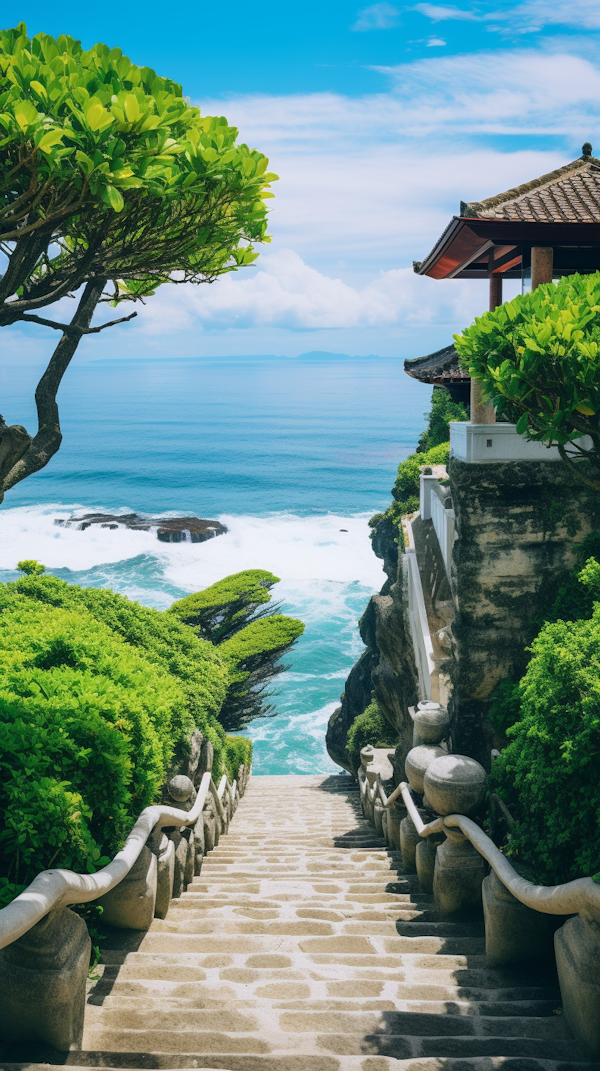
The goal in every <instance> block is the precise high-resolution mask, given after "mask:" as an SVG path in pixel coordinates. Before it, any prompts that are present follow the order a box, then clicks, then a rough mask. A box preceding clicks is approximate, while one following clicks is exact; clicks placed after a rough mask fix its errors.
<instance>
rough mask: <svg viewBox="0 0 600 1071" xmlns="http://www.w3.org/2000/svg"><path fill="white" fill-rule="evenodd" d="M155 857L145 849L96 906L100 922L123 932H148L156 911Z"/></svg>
mask: <svg viewBox="0 0 600 1071" xmlns="http://www.w3.org/2000/svg"><path fill="white" fill-rule="evenodd" d="M157 873H158V868H157V865H156V856H155V855H154V854H153V853H152V852H151V851H150V849H149V848H148V847H147V846H146V845H144V847H143V848H142V850H141V852H140V854H139V856H138V858H137V861H136V862H135V863H134V864H133V866H132V868H131V870H130V871H129V873H128V874H127V875H126V876H125V877H124V878H123V880H122V881H120V882H119V884H118V885H115V887H114V889H111V890H110V892H107V893H105V894H104V896H101V897H100V898H99V899H98V900H97V901H96V902H97V903H98V904H100V906H101V907H102V909H103V910H102V921H103V922H106V923H107V924H108V925H109V926H117V927H118V928H119V929H124V930H149V929H150V926H151V923H152V919H153V918H154V911H155V909H156V890H157Z"/></svg>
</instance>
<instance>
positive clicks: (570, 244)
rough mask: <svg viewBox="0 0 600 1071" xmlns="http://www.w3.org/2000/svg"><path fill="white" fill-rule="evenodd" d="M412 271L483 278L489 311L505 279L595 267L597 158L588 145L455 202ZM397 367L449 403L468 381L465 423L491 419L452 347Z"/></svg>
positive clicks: (599, 263) (599, 234) (598, 261)
mask: <svg viewBox="0 0 600 1071" xmlns="http://www.w3.org/2000/svg"><path fill="white" fill-rule="evenodd" d="M413 268H414V270H415V272H416V273H417V275H428V276H429V277H430V278H432V279H488V280H489V308H490V309H495V308H496V306H498V305H501V304H502V280H503V279H505V278H506V279H522V280H523V282H524V285H525V286H526V287H529V285H530V286H531V289H534V288H535V287H536V286H539V285H540V283H549V282H552V280H553V279H556V278H560V277H561V276H563V275H572V274H573V273H574V272H581V273H590V272H595V271H598V270H600V159H596V158H595V157H594V156H592V146H591V145H590V143H589V142H586V143H585V145H584V146H583V148H582V155H581V156H580V157H578V159H577V160H573V162H572V163H570V164H565V166H564V167H559V168H558V169H557V170H556V171H551V172H550V173H549V174H547V175H542V176H541V178H537V179H533V180H532V181H531V182H525V183H523V185H521V186H517V187H516V188H515V189H513V190H507V191H506V192H505V193H500V194H497V195H496V196H495V197H488V198H487V199H486V200H485V201H476V202H471V203H465V202H464V201H462V202H461V205H460V215H458V216H453V217H452V219H451V221H450V223H449V224H448V226H447V227H446V230H445V231H444V233H443V234H442V235H441V237H440V238H439V239H438V241H437V242H436V244H435V245H434V247H433V249H432V250H431V252H430V253H429V254H428V255H427V256H426V257H425V259H424V260H422V261H415V262H414V264H413ZM404 368H405V371H406V372H407V373H408V375H410V376H412V377H413V378H415V379H419V380H421V382H424V383H434V384H439V385H443V386H446V387H448V389H449V390H450V393H451V395H452V396H453V398H454V399H455V400H456V401H459V400H460V401H466V400H467V385H468V383H469V382H471V386H470V400H471V423H473V424H491V423H494V421H495V415H494V410H493V408H492V406H490V405H488V404H486V403H484V402H483V400H482V398H481V394H480V388H479V383H478V382H477V381H469V377H468V375H467V374H465V373H464V372H463V371H462V369H461V368H460V365H459V361H458V354H457V353H456V350H455V349H454V346H447V347H446V348H445V349H442V350H436V352H435V353H431V354H428V355H427V356H425V357H417V358H415V359H413V360H409V361H405V363H404Z"/></svg>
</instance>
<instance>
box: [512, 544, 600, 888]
mask: <svg viewBox="0 0 600 1071" xmlns="http://www.w3.org/2000/svg"><path fill="white" fill-rule="evenodd" d="M579 582H580V588H587V589H588V597H589V598H593V599H598V597H599V596H600V563H598V561H596V560H595V559H594V558H590V559H589V560H588V562H587V563H586V565H585V566H584V568H583V569H582V570H581V572H580V574H579ZM531 651H532V658H531V661H530V663H529V666H528V668H527V671H526V673H525V675H524V677H523V678H522V679H521V681H520V682H519V684H518V685H516V686H515V685H510V684H508V683H507V685H506V696H507V697H509V702H507V704H506V705H505V708H504V713H505V715H507V716H510V713H511V712H512V713H513V715H514V720H515V719H517V720H515V724H513V725H512V726H506V725H504V728H505V729H506V732H507V736H508V738H509V745H508V747H506V748H505V749H504V750H503V751H502V752H501V754H500V757H499V758H498V759H497V761H496V763H495V764H494V769H493V781H494V783H495V784H496V786H497V787H498V789H499V790H500V792H501V794H502V795H503V796H504V798H505V799H506V801H507V802H509V803H510V804H512V805H513V809H514V813H515V816H516V824H515V826H514V827H513V828H512V829H511V841H510V852H511V854H517V855H519V856H520V858H522V860H523V861H524V862H526V863H527V864H529V865H530V866H533V868H534V870H535V872H536V875H537V878H538V880H539V881H541V882H543V883H549V884H557V883H559V882H563V881H569V880H572V879H574V878H579V877H584V876H585V875H587V874H594V873H596V872H597V871H598V870H600V782H599V781H598V763H599V762H600V603H599V602H597V601H596V602H595V605H594V608H593V611H592V614H591V617H590V618H588V619H585V618H580V619H578V620H573V621H571V622H567V621H563V620H557V621H552V622H549V623H548V624H546V625H544V627H543V628H542V630H541V631H540V633H539V635H538V636H537V638H536V639H535V640H534V642H533V644H532V647H531ZM501 698H502V697H499V701H498V702H497V706H498V707H500V706H501ZM517 701H518V702H517ZM492 705H493V704H492ZM507 720H508V717H507Z"/></svg>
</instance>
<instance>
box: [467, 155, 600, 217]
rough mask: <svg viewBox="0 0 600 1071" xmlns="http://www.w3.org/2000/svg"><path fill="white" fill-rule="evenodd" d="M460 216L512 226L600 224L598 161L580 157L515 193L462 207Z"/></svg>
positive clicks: (599, 172)
mask: <svg viewBox="0 0 600 1071" xmlns="http://www.w3.org/2000/svg"><path fill="white" fill-rule="evenodd" d="M460 214H461V216H467V217H470V218H477V219H501V220H508V221H510V222H514V223H600V160H597V159H595V157H593V156H590V155H585V156H581V157H579V159H578V160H574V161H573V162H572V163H571V164H566V165H565V167H560V168H558V170H557V171H551V172H550V174H548V175H542V177H541V178H538V179H534V180H533V181H532V182H526V183H524V185H522V186H517V187H516V189H514V190H507V191H506V193H500V194H497V196H495V197H488V198H487V200H485V201H479V202H474V203H471V204H464V203H463V204H462V205H461V213H460Z"/></svg>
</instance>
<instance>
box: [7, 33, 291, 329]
mask: <svg viewBox="0 0 600 1071" xmlns="http://www.w3.org/2000/svg"><path fill="white" fill-rule="evenodd" d="M0 132H1V133H2V135H3V136H2V140H1V141H0V169H1V172H2V174H3V176H4V181H3V182H2V184H1V191H2V192H0V229H1V230H2V231H3V232H4V234H3V238H4V240H5V241H15V242H16V246H15V250H14V254H15V255H14V256H13V255H11V266H10V268H9V273H10V274H12V275H15V278H14V280H13V283H12V284H11V285H12V289H10V290H8V291H7V293H6V297H9V296H10V295H12V294H14V293H15V292H18V291H19V288H21V287H23V288H24V291H23V296H25V297H28V296H33V293H34V291H35V292H36V293H37V297H38V299H39V298H40V297H43V300H41V301H40V300H38V302H37V306H36V307H38V308H39V306H40V305H43V304H48V303H49V302H51V301H54V300H56V299H57V297H62V296H63V295H64V294H65V293H66V292H67V291H68V290H74V289H76V288H77V287H78V286H79V285H80V284H81V283H82V282H84V281H85V280H86V279H89V278H92V277H95V278H106V279H111V280H112V281H113V284H114V288H115V293H114V297H115V300H127V299H132V298H133V299H135V298H139V297H141V296H143V295H144V294H150V293H152V292H153V291H154V289H155V288H156V286H158V285H160V283H162V282H166V281H169V279H170V273H171V272H172V271H175V270H179V271H183V272H186V273H189V274H190V277H195V279H196V281H198V277H199V276H200V275H204V276H205V277H207V278H214V277H215V276H216V275H218V274H221V273H222V272H223V271H229V270H232V269H235V268H236V267H238V266H240V265H243V264H248V263H251V262H252V261H253V260H254V259H255V256H256V254H254V253H253V251H252V248H251V247H250V246H248V245H242V243H246V242H252V241H254V240H258V241H263V240H264V239H265V237H266V235H265V230H266V215H265V212H266V210H265V205H264V199H265V198H266V197H269V196H270V194H269V192H268V187H269V184H270V182H271V181H272V180H273V179H274V178H275V177H276V176H274V175H270V174H268V173H267V163H268V161H267V159H266V158H265V157H264V156H263V155H262V153H259V152H257V151H256V150H250V149H249V148H248V147H247V146H246V145H237V144H236V137H237V130H236V129H235V128H234V127H231V126H229V125H228V123H227V120H226V119H224V118H212V117H204V118H203V117H202V116H201V115H200V111H199V109H198V108H194V107H192V106H191V105H189V104H188V103H186V101H185V100H184V98H183V95H182V89H181V86H179V85H177V83H176V82H173V81H171V80H170V79H168V78H162V77H159V76H158V75H157V74H156V73H155V71H153V70H152V69H151V68H149V67H137V66H135V64H132V63H131V61H130V60H129V59H128V58H127V57H126V56H124V55H123V53H122V52H121V50H120V49H119V48H112V49H111V48H109V47H108V46H107V45H103V44H97V45H95V46H93V47H92V48H91V49H88V50H84V49H83V48H82V46H81V43H80V42H79V41H76V40H74V39H73V38H72V37H68V36H67V35H65V34H61V35H60V36H59V37H58V38H56V39H54V38H53V37H51V36H50V35H48V34H44V33H39V34H36V36H35V37H33V38H29V37H28V36H27V29H26V26H25V24H24V23H20V24H19V25H18V26H17V27H16V28H14V29H10V30H3V31H1V32H0ZM9 179H10V181H9ZM24 242H27V250H28V251H30V252H31V254H32V255H31V256H30V257H29V258H28V259H27V263H22V260H23V257H22V256H21V255H19V256H17V255H16V252H17V250H18V249H19V248H20V246H21V245H23V243H24ZM23 252H25V248H24V247H23V249H22V250H21V253H23ZM57 287H58V290H57Z"/></svg>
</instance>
